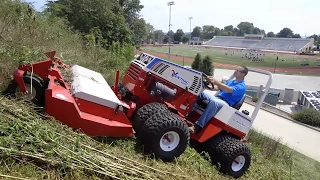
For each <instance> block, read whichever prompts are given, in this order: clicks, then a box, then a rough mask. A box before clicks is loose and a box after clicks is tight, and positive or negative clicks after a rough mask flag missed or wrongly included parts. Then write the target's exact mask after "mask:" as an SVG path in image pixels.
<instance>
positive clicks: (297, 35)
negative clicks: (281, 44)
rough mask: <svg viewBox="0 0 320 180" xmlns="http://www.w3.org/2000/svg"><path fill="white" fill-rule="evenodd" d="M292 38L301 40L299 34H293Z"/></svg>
mask: <svg viewBox="0 0 320 180" xmlns="http://www.w3.org/2000/svg"><path fill="white" fill-rule="evenodd" d="M292 38H301V36H300V34H294V35H293V36H292Z"/></svg>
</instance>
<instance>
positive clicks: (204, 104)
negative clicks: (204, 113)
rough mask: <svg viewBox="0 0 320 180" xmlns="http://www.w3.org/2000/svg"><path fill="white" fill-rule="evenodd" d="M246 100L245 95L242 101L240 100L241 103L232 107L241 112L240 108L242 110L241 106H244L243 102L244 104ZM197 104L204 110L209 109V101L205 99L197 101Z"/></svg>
mask: <svg viewBox="0 0 320 180" xmlns="http://www.w3.org/2000/svg"><path fill="white" fill-rule="evenodd" d="M245 99H246V96H245V95H244V96H243V97H242V98H241V99H240V101H238V102H237V103H235V104H234V105H233V106H231V107H233V108H234V109H236V110H239V109H240V108H241V106H242V104H243V102H244V100H245ZM197 104H198V105H199V106H200V107H201V108H202V109H206V108H207V106H208V104H209V101H208V100H205V99H199V100H198V101H197Z"/></svg>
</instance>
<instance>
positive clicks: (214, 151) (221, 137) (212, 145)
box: [203, 132, 236, 165]
mask: <svg viewBox="0 0 320 180" xmlns="http://www.w3.org/2000/svg"><path fill="white" fill-rule="evenodd" d="M233 140H236V139H235V138H233V137H232V135H230V134H227V133H224V132H221V133H219V134H217V135H215V136H213V137H212V138H210V139H208V140H207V141H206V142H204V143H203V144H204V151H206V152H208V154H209V156H210V159H211V163H212V164H213V165H217V163H218V161H219V156H220V154H219V153H218V147H219V146H220V144H221V143H224V142H226V141H233Z"/></svg>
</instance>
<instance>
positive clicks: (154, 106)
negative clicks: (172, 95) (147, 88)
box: [131, 102, 168, 137]
mask: <svg viewBox="0 0 320 180" xmlns="http://www.w3.org/2000/svg"><path fill="white" fill-rule="evenodd" d="M166 110H168V108H167V106H166V105H165V104H162V103H158V102H154V103H149V104H146V105H144V106H142V107H141V108H140V109H138V111H137V112H136V114H135V115H134V117H133V118H132V121H131V123H132V127H133V129H134V131H135V132H136V136H138V137H139V134H140V131H141V128H142V126H143V125H144V123H145V122H146V121H147V119H148V118H149V117H150V116H152V115H153V114H154V113H155V112H157V111H166Z"/></svg>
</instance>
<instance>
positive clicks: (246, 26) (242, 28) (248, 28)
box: [237, 22, 254, 36]
mask: <svg viewBox="0 0 320 180" xmlns="http://www.w3.org/2000/svg"><path fill="white" fill-rule="evenodd" d="M237 27H238V29H239V35H240V36H243V35H244V34H252V33H253V29H254V26H253V23H250V22H241V23H239V24H238V26H237Z"/></svg>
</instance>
